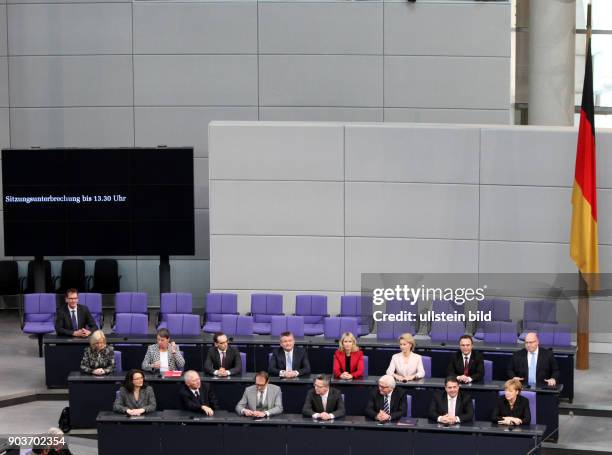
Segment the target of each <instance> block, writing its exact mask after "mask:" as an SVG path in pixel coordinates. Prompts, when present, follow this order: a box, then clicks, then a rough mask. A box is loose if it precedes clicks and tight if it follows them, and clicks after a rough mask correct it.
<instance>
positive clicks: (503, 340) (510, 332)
mask: <svg viewBox="0 0 612 455" xmlns="http://www.w3.org/2000/svg"><path fill="white" fill-rule="evenodd" d="M481 327H482V328H481V330H482V335H483V337H482V340H484V342H485V343H491V344H515V343H516V324H515V323H514V322H505V321H485V322H483V323H482V326H481Z"/></svg>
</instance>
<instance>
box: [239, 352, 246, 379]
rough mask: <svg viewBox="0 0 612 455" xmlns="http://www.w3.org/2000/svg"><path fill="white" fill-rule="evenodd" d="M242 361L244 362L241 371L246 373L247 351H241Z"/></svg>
mask: <svg viewBox="0 0 612 455" xmlns="http://www.w3.org/2000/svg"><path fill="white" fill-rule="evenodd" d="M240 362H241V363H242V371H241V372H240V373H241V374H244V373H246V353H244V352H241V353H240Z"/></svg>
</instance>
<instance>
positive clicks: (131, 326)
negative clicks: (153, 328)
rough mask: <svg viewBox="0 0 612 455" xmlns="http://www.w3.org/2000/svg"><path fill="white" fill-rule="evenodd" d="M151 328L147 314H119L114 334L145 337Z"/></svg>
mask: <svg viewBox="0 0 612 455" xmlns="http://www.w3.org/2000/svg"><path fill="white" fill-rule="evenodd" d="M148 326H149V321H148V318H147V315H146V314H141V313H118V314H117V317H116V319H115V327H114V332H115V333H116V334H117V335H145V334H146V333H147V329H148Z"/></svg>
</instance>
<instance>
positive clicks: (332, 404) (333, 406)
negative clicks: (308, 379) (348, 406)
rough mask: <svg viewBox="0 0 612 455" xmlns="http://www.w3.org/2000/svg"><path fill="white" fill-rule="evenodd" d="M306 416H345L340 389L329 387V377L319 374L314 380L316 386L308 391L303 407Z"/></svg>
mask: <svg viewBox="0 0 612 455" xmlns="http://www.w3.org/2000/svg"><path fill="white" fill-rule="evenodd" d="M302 414H303V415H304V417H312V418H313V419H321V420H332V419H339V418H340V417H344V415H345V414H346V412H345V410H344V400H343V399H342V394H341V393H340V391H339V390H338V389H334V388H330V387H329V377H327V376H325V375H324V374H320V375H318V376H317V377H316V378H315V380H314V388H313V389H310V390H309V391H308V394H307V395H306V401H305V402H304V407H303V408H302Z"/></svg>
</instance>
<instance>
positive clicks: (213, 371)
mask: <svg viewBox="0 0 612 455" xmlns="http://www.w3.org/2000/svg"><path fill="white" fill-rule="evenodd" d="M213 342H214V344H215V345H214V346H213V347H212V348H210V349H209V350H208V353H207V354H206V360H205V361H204V372H205V373H206V374H210V375H213V376H219V377H228V376H236V375H239V374H241V372H242V361H241V360H240V352H238V349H236V348H234V347H231V346H230V345H229V341H228V339H227V335H226V334H225V333H221V332H218V333H215V334H214V336H213Z"/></svg>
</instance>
